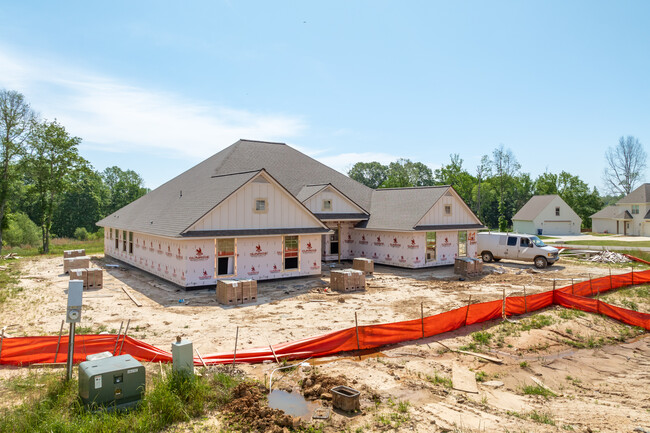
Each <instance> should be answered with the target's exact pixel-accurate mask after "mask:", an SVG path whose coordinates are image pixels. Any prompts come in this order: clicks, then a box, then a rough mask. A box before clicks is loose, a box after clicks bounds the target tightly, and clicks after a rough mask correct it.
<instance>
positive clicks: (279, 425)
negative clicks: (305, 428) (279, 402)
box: [224, 382, 302, 433]
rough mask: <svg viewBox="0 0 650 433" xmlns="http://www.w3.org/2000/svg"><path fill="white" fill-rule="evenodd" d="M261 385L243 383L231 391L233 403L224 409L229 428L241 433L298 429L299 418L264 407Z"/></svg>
mask: <svg viewBox="0 0 650 433" xmlns="http://www.w3.org/2000/svg"><path fill="white" fill-rule="evenodd" d="M264 393H265V389H264V387H263V386H262V385H260V384H256V383H251V382H244V383H240V384H239V385H237V386H236V387H235V389H234V390H233V398H234V399H233V401H232V402H230V403H229V404H228V405H227V406H226V407H225V408H224V412H225V413H226V418H227V420H228V423H229V424H230V426H231V427H232V428H234V429H236V430H237V431H241V432H269V433H284V432H290V431H293V430H294V429H297V428H299V427H300V426H301V425H302V421H301V420H300V418H294V417H292V416H290V415H286V414H285V413H284V412H283V411H281V410H279V409H271V408H270V407H268V406H267V405H266V401H265V395H264Z"/></svg>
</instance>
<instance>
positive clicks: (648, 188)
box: [616, 183, 650, 204]
mask: <svg viewBox="0 0 650 433" xmlns="http://www.w3.org/2000/svg"><path fill="white" fill-rule="evenodd" d="M637 203H638V204H641V203H650V183H644V184H643V185H641V186H640V187H638V188H637V189H635V190H634V191H632V192H631V193H629V194H628V195H626V196H625V197H623V198H622V199H620V200H619V201H618V202H617V203H616V204H637Z"/></svg>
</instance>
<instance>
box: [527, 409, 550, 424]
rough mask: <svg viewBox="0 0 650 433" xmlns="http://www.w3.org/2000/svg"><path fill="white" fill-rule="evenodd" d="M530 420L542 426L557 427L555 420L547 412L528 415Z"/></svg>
mask: <svg viewBox="0 0 650 433" xmlns="http://www.w3.org/2000/svg"><path fill="white" fill-rule="evenodd" d="M528 416H529V417H530V419H532V420H533V421H535V422H538V423H541V424H548V425H555V420H554V419H553V417H552V416H551V414H549V413H547V412H537V411H536V410H534V411H532V412H531V413H529V414H528Z"/></svg>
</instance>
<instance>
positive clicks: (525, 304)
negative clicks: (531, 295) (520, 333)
mask: <svg viewBox="0 0 650 433" xmlns="http://www.w3.org/2000/svg"><path fill="white" fill-rule="evenodd" d="M525 313H528V301H526V286H524V314H525Z"/></svg>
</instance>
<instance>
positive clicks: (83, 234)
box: [74, 227, 88, 241]
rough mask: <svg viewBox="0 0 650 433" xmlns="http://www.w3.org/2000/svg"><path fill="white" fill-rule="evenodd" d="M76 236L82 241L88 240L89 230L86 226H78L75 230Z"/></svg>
mask: <svg viewBox="0 0 650 433" xmlns="http://www.w3.org/2000/svg"><path fill="white" fill-rule="evenodd" d="M74 238H75V239H77V240H80V241H85V240H88V230H86V228H85V227H77V228H76V229H75V231H74Z"/></svg>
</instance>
